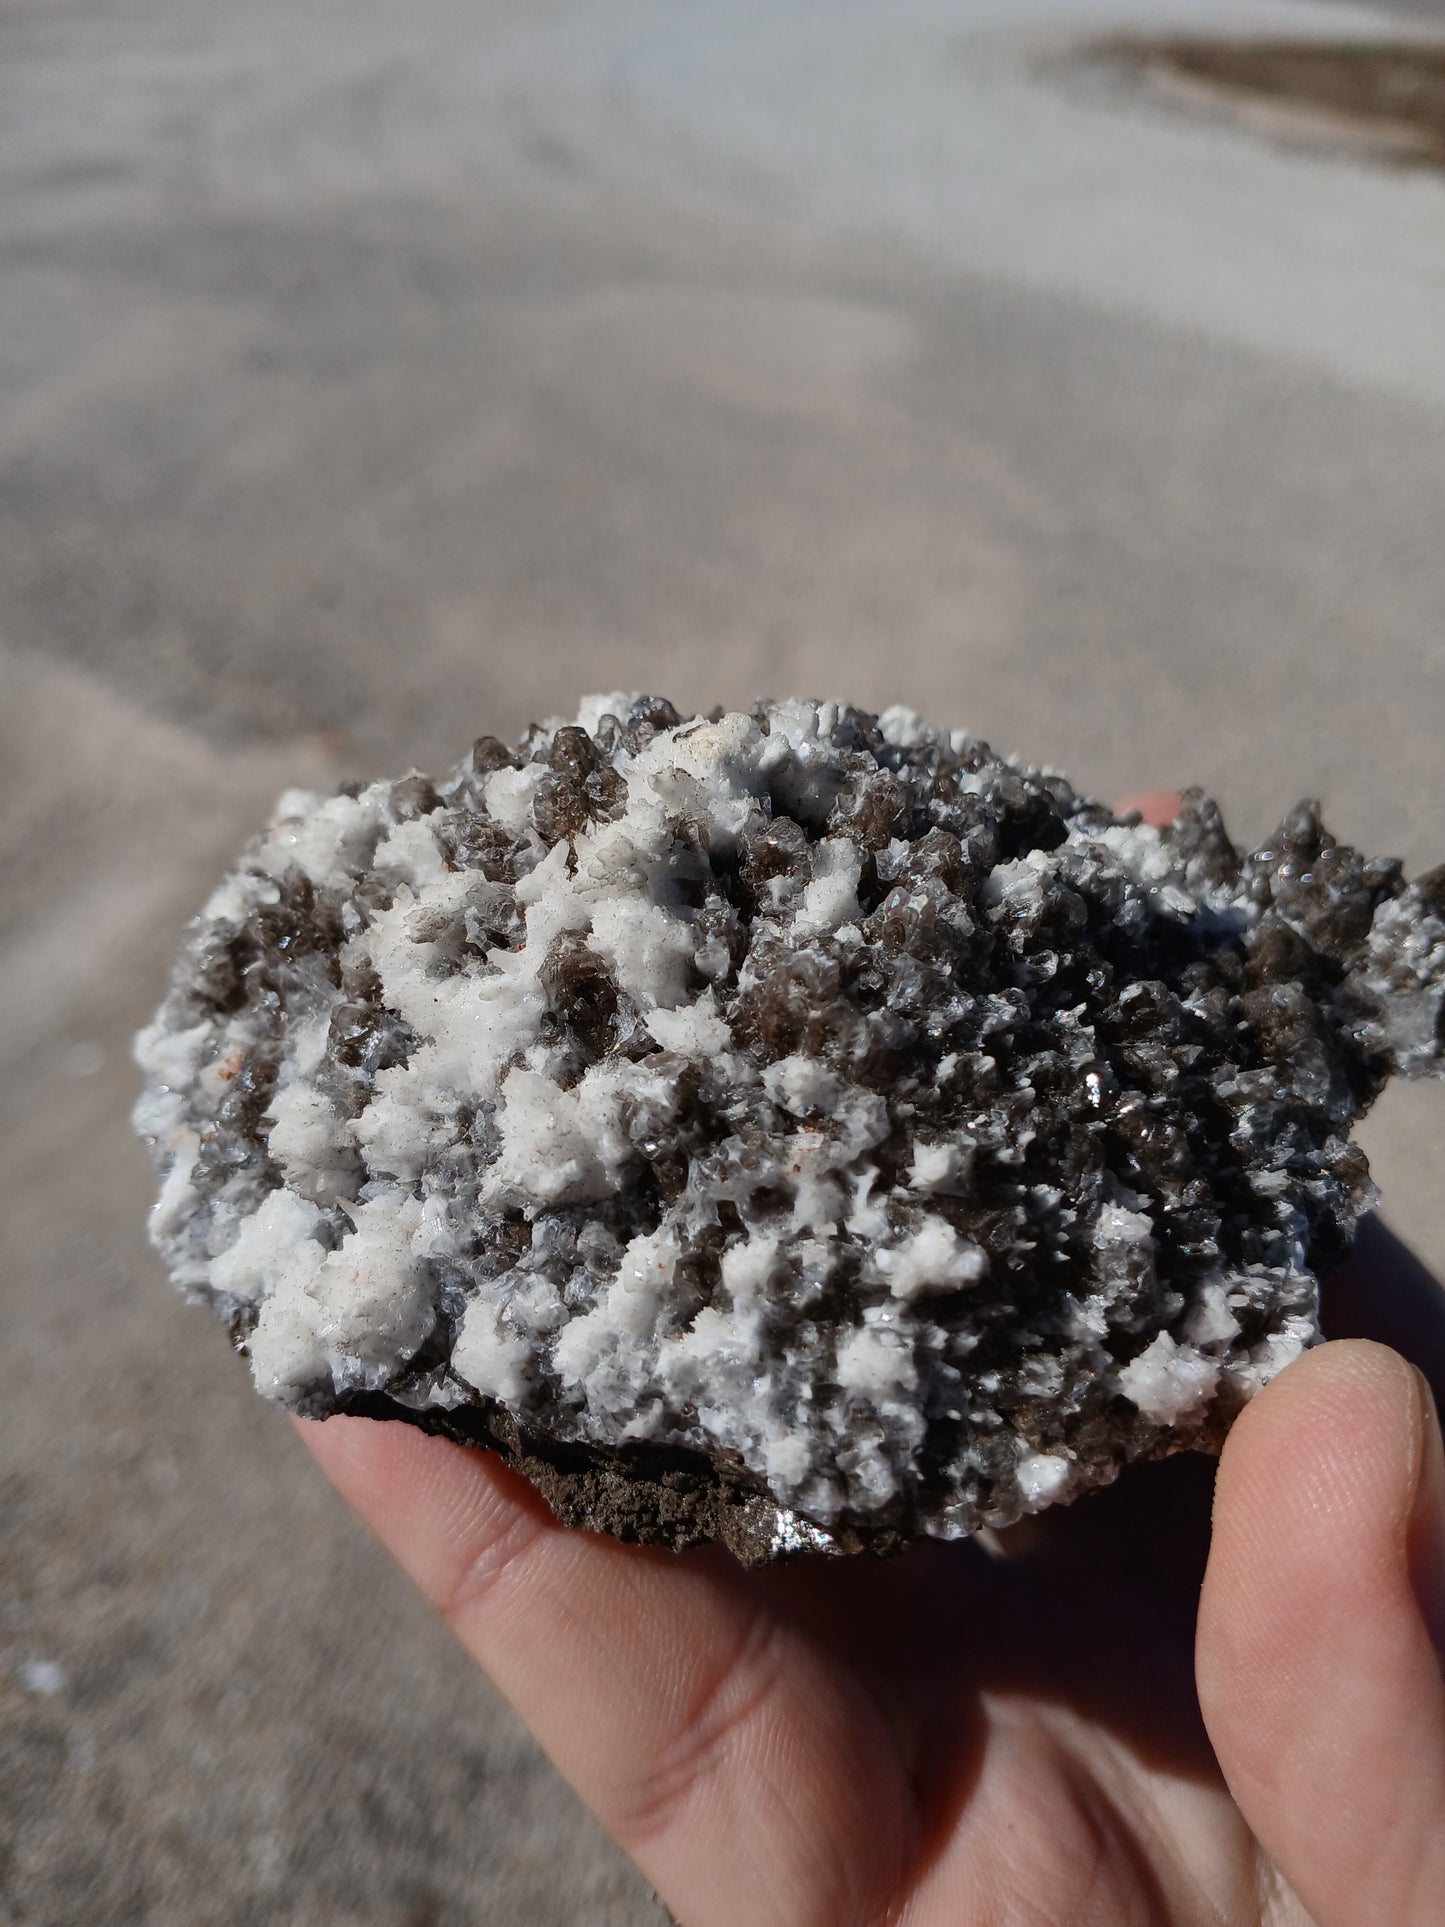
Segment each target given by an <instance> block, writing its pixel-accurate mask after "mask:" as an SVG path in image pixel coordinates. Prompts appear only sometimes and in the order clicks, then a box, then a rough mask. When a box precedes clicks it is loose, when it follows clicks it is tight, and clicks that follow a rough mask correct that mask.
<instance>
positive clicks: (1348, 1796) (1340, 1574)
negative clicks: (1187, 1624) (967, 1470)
mask: <svg viewBox="0 0 1445 1927" xmlns="http://www.w3.org/2000/svg"><path fill="white" fill-rule="evenodd" d="M1432 1625H1433V1629H1434V1637H1435V1638H1437V1639H1440V1640H1441V1641H1442V1644H1445V1455H1442V1450H1441V1441H1440V1426H1439V1421H1438V1420H1437V1418H1436V1416H1435V1411H1434V1406H1433V1403H1432V1401H1431V1398H1430V1394H1429V1391H1428V1390H1427V1388H1426V1386H1425V1381H1424V1379H1423V1378H1421V1377H1420V1375H1419V1373H1418V1372H1416V1371H1415V1369H1414V1368H1413V1366H1410V1365H1407V1364H1406V1363H1405V1361H1404V1360H1403V1359H1402V1358H1400V1357H1399V1356H1398V1355H1397V1354H1396V1353H1395V1352H1392V1351H1389V1350H1387V1349H1386V1348H1385V1347H1384V1346H1383V1345H1375V1344H1370V1343H1367V1342H1365V1341H1363V1340H1342V1341H1339V1342H1337V1343H1335V1344H1331V1345H1325V1346H1322V1347H1321V1348H1320V1349H1319V1350H1317V1351H1314V1352H1311V1353H1308V1354H1307V1355H1306V1356H1305V1357H1303V1358H1301V1359H1299V1360H1298V1361H1297V1362H1296V1363H1295V1364H1293V1365H1291V1366H1290V1367H1289V1368H1288V1370H1287V1371H1285V1372H1283V1373H1281V1375H1280V1377H1279V1378H1278V1379H1276V1380H1275V1381H1274V1383H1273V1384H1272V1385H1270V1386H1269V1387H1267V1389H1266V1390H1265V1391H1264V1392H1263V1393H1261V1395H1260V1396H1259V1397H1258V1398H1257V1399H1256V1400H1255V1401H1254V1402H1253V1404H1252V1405H1250V1406H1249V1407H1248V1408H1247V1409H1246V1410H1245V1411H1244V1412H1243V1413H1242V1414H1241V1416H1240V1418H1239V1419H1238V1420H1237V1422H1236V1424H1235V1426H1234V1429H1233V1430H1232V1432H1231V1433H1230V1435H1229V1439H1228V1441H1227V1443H1226V1446H1225V1450H1224V1455H1223V1458H1222V1459H1221V1461H1220V1467H1219V1478H1218V1483H1217V1485H1216V1488H1215V1502H1214V1537H1213V1544H1212V1546H1211V1549H1210V1555H1209V1567H1208V1571H1207V1572H1206V1575H1205V1580H1204V1592H1203V1597H1202V1599H1201V1602H1200V1616H1199V1634H1198V1646H1197V1653H1196V1665H1197V1671H1198V1680H1199V1697H1200V1704H1201V1706H1202V1708H1203V1711H1204V1718H1205V1722H1206V1724H1207V1725H1208V1728H1209V1735H1210V1738H1211V1739H1212V1741H1213V1742H1214V1747H1215V1751H1216V1753H1217V1755H1218V1758H1219V1764H1220V1766H1221V1768H1222V1769H1223V1772H1224V1775H1225V1778H1226V1779H1227V1781H1228V1782H1229V1787H1230V1791H1231V1793H1232V1794H1233V1795H1234V1798H1235V1801H1236V1803H1237V1804H1238V1806H1239V1808H1240V1811H1241V1812H1242V1813H1243V1815H1244V1818H1245V1820H1246V1821H1247V1822H1248V1824H1249V1825H1250V1827H1251V1828H1252V1829H1253V1831H1254V1833H1255V1835H1256V1837H1257V1838H1258V1840H1259V1841H1260V1842H1261V1844H1262V1845H1263V1846H1264V1848H1265V1849H1266V1851H1267V1852H1268V1853H1269V1855H1270V1856H1271V1858H1272V1859H1273V1861H1274V1863H1275V1865H1276V1866H1277V1867H1278V1869H1279V1871H1280V1872H1281V1873H1282V1874H1283V1875H1284V1877H1285V1878H1286V1879H1287V1880H1288V1882H1289V1883H1290V1885H1291V1886H1292V1887H1293V1889H1294V1891H1295V1892H1296V1894H1298V1896H1299V1898H1300V1900H1301V1901H1302V1902H1303V1903H1304V1905H1305V1906H1306V1907H1307V1908H1308V1909H1309V1911H1310V1913H1311V1915H1312V1916H1313V1917H1314V1919H1315V1920H1316V1921H1317V1922H1318V1923H1320V1927H1336V1923H1340V1927H1345V1924H1346V1923H1348V1924H1349V1927H1357V1923H1359V1922H1360V1921H1366V1920H1368V1921H1386V1920H1388V1921H1390V1922H1392V1923H1394V1927H1415V1923H1417V1922H1418V1923H1420V1927H1425V1923H1426V1922H1435V1921H1438V1920H1439V1919H1440V1905H1441V1900H1440V1897H1441V1895H1442V1893H1445V1678H1442V1673H1441V1667H1440V1657H1439V1653H1438V1651H1437V1648H1436V1646H1435V1644H1434V1643H1433V1640H1432Z"/></svg>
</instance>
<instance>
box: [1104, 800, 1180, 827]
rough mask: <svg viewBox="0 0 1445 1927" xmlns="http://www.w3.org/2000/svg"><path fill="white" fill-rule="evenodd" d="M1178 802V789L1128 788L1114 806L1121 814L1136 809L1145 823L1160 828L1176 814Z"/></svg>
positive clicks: (1170, 821) (1172, 819)
mask: <svg viewBox="0 0 1445 1927" xmlns="http://www.w3.org/2000/svg"><path fill="white" fill-rule="evenodd" d="M1179 802H1180V797H1179V792H1178V790H1130V791H1129V793H1128V795H1127V796H1121V797H1120V798H1119V801H1118V802H1117V803H1116V804H1115V805H1114V807H1115V809H1116V810H1117V811H1118V812H1119V814H1120V815H1121V816H1122V815H1123V814H1124V812H1125V811H1126V810H1137V811H1138V812H1139V814H1140V816H1142V817H1143V819H1144V821H1145V822H1146V823H1148V824H1151V825H1152V826H1153V828H1154V829H1156V830H1162V829H1164V828H1165V827H1166V826H1167V825H1168V824H1170V823H1172V822H1173V821H1174V819H1175V817H1176V816H1178V814H1179Z"/></svg>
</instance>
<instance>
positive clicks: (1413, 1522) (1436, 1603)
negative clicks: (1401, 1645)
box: [1408, 1367, 1445, 1661]
mask: <svg viewBox="0 0 1445 1927" xmlns="http://www.w3.org/2000/svg"><path fill="white" fill-rule="evenodd" d="M1412 1369H1414V1371H1415V1377H1416V1379H1417V1380H1418V1382H1419V1398H1420V1421H1421V1424H1420V1430H1421V1453H1420V1476H1419V1478H1418V1480H1417V1481H1416V1484H1415V1504H1414V1508H1413V1510H1412V1511H1411V1514H1410V1535H1409V1541H1408V1554H1409V1561H1410V1583H1411V1584H1412V1585H1413V1587H1414V1588H1415V1597H1416V1598H1417V1599H1418V1600H1419V1602H1420V1611H1421V1613H1422V1614H1423V1615H1424V1618H1425V1624H1426V1626H1427V1627H1428V1629H1429V1632H1430V1637H1431V1638H1432V1639H1433V1640H1434V1642H1435V1647H1436V1650H1437V1652H1439V1654H1440V1656H1441V1659H1442V1661H1445V1442H1442V1440H1441V1436H1440V1415H1439V1413H1438V1412H1437V1411H1436V1409H1435V1397H1434V1394H1433V1393H1432V1392H1431V1390H1430V1383H1429V1380H1428V1379H1427V1378H1426V1377H1425V1374H1424V1373H1423V1372H1422V1371H1420V1370H1419V1369H1418V1367H1415V1368H1412Z"/></svg>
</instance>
